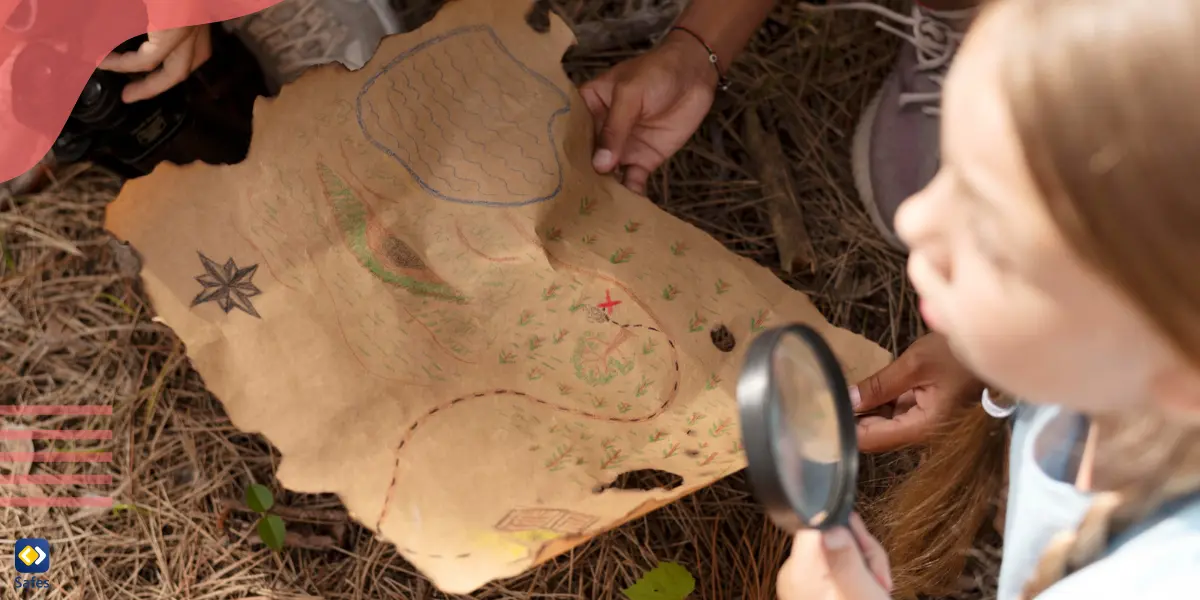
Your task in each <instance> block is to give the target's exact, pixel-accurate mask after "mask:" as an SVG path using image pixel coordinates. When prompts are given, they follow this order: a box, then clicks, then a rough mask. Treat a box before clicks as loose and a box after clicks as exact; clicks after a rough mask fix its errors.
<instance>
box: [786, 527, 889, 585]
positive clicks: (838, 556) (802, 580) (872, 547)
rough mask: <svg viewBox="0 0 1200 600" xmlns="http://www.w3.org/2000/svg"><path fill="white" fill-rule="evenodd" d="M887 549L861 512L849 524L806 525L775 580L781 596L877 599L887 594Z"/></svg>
mask: <svg viewBox="0 0 1200 600" xmlns="http://www.w3.org/2000/svg"><path fill="white" fill-rule="evenodd" d="M890 570H891V568H890V567H889V565H888V558H887V553H886V552H885V551H884V549H883V545H882V544H880V543H879V540H876V539H875V538H874V537H872V536H871V534H870V533H869V532H868V531H867V526H866V525H865V524H864V523H863V521H862V519H861V518H860V517H859V516H858V514H857V513H855V514H853V515H851V516H850V528H849V529H847V528H845V527H839V528H836V529H834V530H832V531H826V532H821V531H818V530H816V529H805V530H802V531H800V532H799V533H797V534H796V537H795V538H794V539H793V540H792V553H791V555H790V556H788V559H787V561H786V562H784V563H783V567H782V568H781V569H780V571H779V576H778V578H777V579H776V588H777V590H776V591H777V592H778V594H779V600H801V599H803V600H875V599H876V598H889V597H890V593H891V591H892V577H891V574H890Z"/></svg>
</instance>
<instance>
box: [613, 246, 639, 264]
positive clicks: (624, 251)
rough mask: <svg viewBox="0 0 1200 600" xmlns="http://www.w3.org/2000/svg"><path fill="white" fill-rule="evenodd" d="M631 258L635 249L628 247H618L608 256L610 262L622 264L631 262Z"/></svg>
mask: <svg viewBox="0 0 1200 600" xmlns="http://www.w3.org/2000/svg"><path fill="white" fill-rule="evenodd" d="M631 258H633V250H629V249H628V248H617V249H616V250H614V251H613V253H612V254H611V255H610V256H609V257H608V262H610V263H612V264H614V265H620V264H624V263H627V262H629V260H630V259H631Z"/></svg>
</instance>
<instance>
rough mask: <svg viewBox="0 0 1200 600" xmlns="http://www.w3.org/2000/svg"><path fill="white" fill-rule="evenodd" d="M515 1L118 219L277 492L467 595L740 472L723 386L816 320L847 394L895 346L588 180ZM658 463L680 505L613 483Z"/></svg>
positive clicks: (466, 21) (443, 28) (401, 49)
mask: <svg viewBox="0 0 1200 600" xmlns="http://www.w3.org/2000/svg"><path fill="white" fill-rule="evenodd" d="M531 5H532V3H531V2H529V1H528V0H505V1H499V0H454V1H452V2H450V3H448V4H447V5H446V6H445V8H443V9H442V11H441V12H440V14H439V15H438V16H437V17H436V18H435V19H434V20H433V21H431V22H430V23H428V24H427V25H425V26H424V27H422V28H421V29H419V30H417V31H414V32H411V33H406V34H402V35H395V36H391V37H389V38H387V39H385V40H384V41H383V42H382V43H381V45H380V47H379V49H378V51H377V53H376V54H375V56H374V58H373V59H372V60H371V61H370V62H369V63H367V65H366V66H364V67H363V68H362V69H359V70H357V71H349V70H347V69H345V68H344V67H342V66H341V65H337V64H332V65H329V66H324V67H318V68H314V69H312V70H310V71H309V72H308V73H306V74H305V75H304V76H303V77H301V78H300V79H298V80H297V81H295V82H294V83H292V84H289V85H287V86H285V87H284V88H283V90H282V91H281V93H280V94H279V95H278V96H277V97H276V98H272V99H266V98H260V99H259V101H258V104H257V106H256V107H255V123H254V137H253V143H252V145H251V148H250V153H249V156H248V157H247V158H246V159H245V161H243V162H242V163H240V164H237V165H225V166H214V165H206V164H203V163H193V164H190V165H186V166H177V165H174V164H168V163H164V164H162V165H160V166H159V167H158V168H156V169H155V170H154V172H153V173H152V174H150V175H148V176H145V177H141V178H138V179H134V180H130V181H128V182H127V183H126V184H125V186H124V188H123V189H122V191H121V193H120V195H119V197H118V198H117V199H116V201H114V202H113V203H112V204H111V205H110V206H109V207H108V210H107V214H106V227H107V228H108V229H109V230H110V231H111V232H113V234H115V235H116V236H117V238H119V239H120V240H122V241H125V242H128V243H129V244H131V245H132V246H133V248H134V249H135V250H137V251H138V252H139V253H140V255H141V257H142V274H141V275H142V278H143V281H144V283H145V289H146V291H147V293H148V295H149V297H150V299H151V302H152V303H153V306H154V308H155V311H156V312H157V314H158V316H159V318H160V319H161V320H162V321H163V322H165V323H166V324H167V325H168V326H170V327H171V328H172V329H173V330H174V331H175V332H176V333H177V334H178V336H179V337H180V338H181V339H182V341H183V342H184V343H185V344H186V345H187V353H188V356H189V357H190V359H191V362H192V364H193V365H194V367H195V368H196V370H197V371H198V372H199V373H200V374H201V375H202V376H203V378H204V381H205V383H206V385H207V386H208V388H209V389H210V390H211V391H212V392H213V394H214V395H215V396H216V397H217V398H219V399H220V401H221V402H222V404H223V405H224V407H225V409H226V411H227V412H228V414H229V417H230V419H232V422H233V423H234V425H235V426H237V427H238V428H240V429H241V430H244V431H247V432H253V433H258V434H261V435H262V436H264V437H265V438H266V439H267V440H268V441H270V442H271V443H272V444H273V445H274V446H275V447H276V448H277V449H278V451H279V452H280V454H281V456H282V461H281V463H280V466H279V470H278V473H277V477H278V480H279V482H280V483H281V484H282V485H284V486H286V487H287V488H288V489H291V490H294V491H297V492H307V493H336V494H337V495H338V496H339V497H340V498H341V499H342V501H343V502H344V504H345V505H346V507H347V509H348V510H349V512H350V514H351V515H352V517H353V518H354V519H355V520H356V521H358V522H361V523H362V524H364V525H365V526H366V527H369V528H371V529H372V530H373V531H375V532H376V533H377V535H378V536H380V537H381V538H382V539H385V540H387V541H388V542H390V543H392V544H394V545H395V546H396V548H397V550H398V552H399V553H400V554H401V555H402V556H403V557H404V558H405V559H407V560H408V561H410V562H411V563H412V564H413V565H414V566H415V567H416V568H418V569H419V570H420V571H421V572H422V573H423V574H425V575H426V576H427V577H429V578H430V579H431V580H432V581H433V582H434V584H435V585H436V586H437V587H438V588H440V589H441V590H443V591H445V592H449V593H470V592H471V591H472V590H476V589H478V588H479V587H481V586H483V585H485V584H486V583H487V582H489V581H491V580H495V579H499V578H504V577H509V576H513V575H517V574H520V573H521V572H523V571H525V570H527V569H529V568H531V567H532V566H534V565H536V564H538V563H540V562H542V561H545V560H547V559H549V558H551V557H554V556H555V555H558V554H560V553H562V552H565V551H567V550H569V549H570V548H572V547H573V546H575V545H577V544H579V543H581V542H583V541H585V540H587V539H589V538H590V537H593V536H596V535H598V534H601V533H603V532H604V531H606V530H609V529H612V528H614V527H616V526H617V525H620V524H621V523H623V522H626V521H628V520H630V519H633V518H636V517H638V516H641V515H644V514H646V513H647V512H650V511H652V510H654V509H655V508H657V507H660V506H663V505H665V504H667V503H669V502H671V501H673V500H675V499H678V498H679V497H681V496H684V495H686V494H688V493H690V492H692V491H695V490H696V489H698V488H701V487H703V486H705V485H708V484H711V483H712V482H714V481H716V480H717V479H719V478H721V477H724V476H726V475H728V474H730V473H733V472H735V471H737V470H739V469H742V468H743V467H744V466H745V455H744V453H743V451H742V443H741V440H740V435H739V433H740V431H739V424H738V420H737V407H736V400H735V393H734V390H735V384H736V380H737V376H738V371H739V368H740V366H741V361H742V355H743V351H744V350H745V348H746V347H747V346H748V345H749V341H750V339H751V338H752V337H753V336H754V335H755V334H756V333H758V332H761V331H763V330H764V329H765V328H769V327H772V326H775V325H781V324H784V323H788V322H804V323H808V324H810V325H812V326H813V327H815V328H817V329H818V330H819V331H820V332H821V333H823V334H824V335H825V336H827V338H828V339H829V341H830V343H831V345H832V346H833V348H834V350H835V352H836V353H837V354H838V356H839V357H840V358H841V360H842V361H843V362H844V364H845V365H846V369H847V371H848V373H847V375H848V378H849V379H850V380H855V379H856V378H858V377H862V376H865V375H866V374H868V373H869V372H871V371H873V370H874V369H876V368H878V367H881V366H883V364H885V363H886V362H887V361H888V360H889V354H888V353H887V352H886V351H884V350H883V349H882V348H880V347H879V346H877V345H875V344H874V343H872V342H869V341H867V340H866V339H864V338H862V337H860V336H858V335H856V334H853V333H851V332H848V331H845V330H841V329H838V328H835V327H832V326H831V325H829V324H828V323H827V322H826V320H825V319H824V318H823V317H822V316H821V314H820V313H819V312H818V311H817V310H816V309H815V308H814V306H813V305H812V303H811V302H810V301H809V300H808V298H807V297H806V296H805V295H804V294H802V293H800V292H798V291H795V290H793V289H791V288H789V287H788V286H787V285H785V284H784V283H782V282H781V281H780V280H779V279H778V278H776V277H775V276H774V275H773V274H772V273H771V272H770V271H768V270H766V269H764V268H763V267H760V266H759V265H757V264H755V263H754V262H752V261H750V260H748V259H745V258H741V257H738V256H737V255H735V254H733V253H732V252H730V251H729V250H727V249H725V248H724V247H722V246H721V244H719V243H718V242H717V241H716V240H714V239H712V238H711V237H709V236H708V235H706V234H705V233H703V232H701V231H700V230H699V229H697V228H695V227H693V226H691V225H689V224H687V223H684V222H683V221H681V220H679V219H676V218H674V217H672V216H670V215H668V214H667V213H665V212H664V211H662V210H660V209H659V208H657V207H655V206H654V205H653V203H651V201H650V200H648V199H647V198H644V197H641V196H638V195H636V194H634V193H632V192H630V191H628V190H626V189H625V188H624V187H622V186H621V185H620V183H619V182H617V181H616V180H615V179H613V178H612V177H609V176H602V175H599V174H597V173H596V172H595V171H594V170H593V168H592V166H591V153H592V148H593V135H594V131H593V121H592V118H591V116H590V114H589V113H588V111H587V108H586V106H585V105H584V103H583V100H582V98H581V97H580V96H579V95H578V93H577V92H576V90H575V88H574V87H573V86H572V84H571V82H570V80H569V79H568V78H567V77H566V75H565V73H564V71H563V68H562V65H561V57H562V55H563V53H564V52H565V51H566V50H567V48H568V47H569V46H570V45H571V44H572V43H573V42H574V36H573V34H572V33H571V31H570V29H569V28H568V27H567V25H566V24H565V23H564V22H563V21H562V20H561V19H559V18H557V17H556V16H554V15H551V18H550V26H549V30H548V31H547V32H544V33H539V32H538V31H535V30H534V29H533V28H532V27H531V26H530V25H529V24H528V23H527V22H526V20H525V15H526V13H527V12H528V10H529V8H530V7H531ZM640 469H660V470H663V471H669V472H671V473H675V474H676V475H679V476H680V477H682V478H683V484H682V485H680V486H678V487H676V488H674V489H670V490H668V489H662V488H660V489H656V490H649V491H642V490H622V489H612V488H611V487H608V484H610V483H611V482H613V481H614V479H616V478H617V476H618V475H620V474H622V473H625V472H629V471H635V470H640Z"/></svg>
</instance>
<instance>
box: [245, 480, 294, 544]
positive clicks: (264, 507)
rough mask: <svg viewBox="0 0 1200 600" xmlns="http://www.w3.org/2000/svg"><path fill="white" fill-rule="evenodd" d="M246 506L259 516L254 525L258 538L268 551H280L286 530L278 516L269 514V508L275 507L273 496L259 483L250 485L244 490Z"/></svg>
mask: <svg viewBox="0 0 1200 600" xmlns="http://www.w3.org/2000/svg"><path fill="white" fill-rule="evenodd" d="M246 506H247V507H248V508H249V509H250V510H252V511H254V512H256V513H258V515H259V517H258V523H256V524H255V528H256V529H258V537H260V538H262V541H263V543H264V544H266V545H267V547H269V548H270V549H272V550H274V551H276V552H278V551H280V550H282V549H283V540H284V537H286V536H287V528H286V527H284V525H283V519H282V518H280V517H279V515H275V514H270V510H271V508H272V507H274V506H275V496H273V495H272V494H271V490H270V489H269V488H268V487H267V486H265V485H262V484H261V483H253V484H250V487H247V488H246Z"/></svg>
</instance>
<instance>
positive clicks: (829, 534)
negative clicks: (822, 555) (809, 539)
mask: <svg viewBox="0 0 1200 600" xmlns="http://www.w3.org/2000/svg"><path fill="white" fill-rule="evenodd" d="M823 541H824V542H825V549H826V550H844V549H846V548H848V547H850V544H853V543H854V540H853V539H851V538H850V531H849V530H847V529H846V528H845V527H838V528H836V529H831V530H829V531H826V532H825V536H824V540H823Z"/></svg>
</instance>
